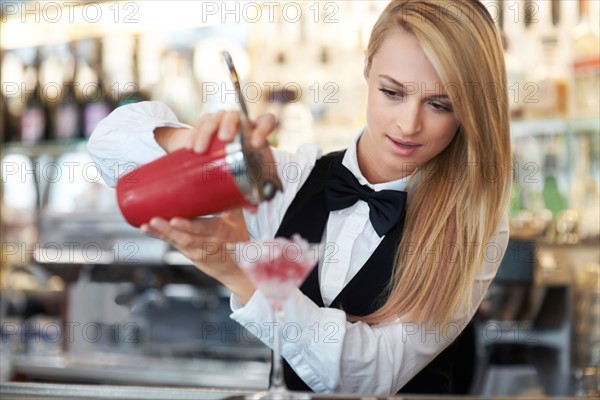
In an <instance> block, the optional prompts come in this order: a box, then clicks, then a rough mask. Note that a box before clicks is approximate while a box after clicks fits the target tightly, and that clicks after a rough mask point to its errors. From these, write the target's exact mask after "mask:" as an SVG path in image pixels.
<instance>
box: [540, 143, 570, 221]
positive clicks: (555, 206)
mask: <svg viewBox="0 0 600 400" xmlns="http://www.w3.org/2000/svg"><path fill="white" fill-rule="evenodd" d="M557 176H558V154H557V152H556V149H555V147H554V146H551V147H550V149H549V150H548V152H547V153H546V155H545V156H544V185H543V187H542V199H543V200H544V206H545V207H546V208H547V209H548V210H550V212H552V217H553V218H556V216H557V215H558V213H559V212H561V211H562V210H564V209H566V208H567V204H566V199H565V197H564V195H563V194H562V193H561V191H560V189H559V187H558V180H557Z"/></svg>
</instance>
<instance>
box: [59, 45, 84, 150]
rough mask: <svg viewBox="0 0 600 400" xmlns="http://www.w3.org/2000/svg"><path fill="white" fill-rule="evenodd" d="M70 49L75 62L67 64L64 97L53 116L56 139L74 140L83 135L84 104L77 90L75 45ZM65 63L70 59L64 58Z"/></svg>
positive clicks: (63, 88) (63, 89)
mask: <svg viewBox="0 0 600 400" xmlns="http://www.w3.org/2000/svg"><path fill="white" fill-rule="evenodd" d="M70 51H71V56H72V60H73V62H72V63H71V64H72V65H70V66H65V69H66V70H67V71H68V72H65V74H64V76H63V86H62V97H61V99H60V102H59V103H58V104H57V105H56V107H55V109H54V113H53V118H52V126H53V129H52V130H53V132H54V139H56V140H72V139H76V138H78V137H82V136H83V134H82V109H83V104H81V103H80V102H79V99H78V97H77V95H76V92H75V85H76V81H75V71H77V61H76V57H75V53H76V49H75V45H74V44H71V45H70ZM63 62H64V63H65V64H69V62H68V61H66V60H63Z"/></svg>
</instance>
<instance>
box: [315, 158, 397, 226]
mask: <svg viewBox="0 0 600 400" xmlns="http://www.w3.org/2000/svg"><path fill="white" fill-rule="evenodd" d="M359 199H360V200H363V201H366V202H367V203H368V204H369V218H370V219H371V224H372V225H373V228H375V232H377V234H378V235H379V237H381V236H383V235H385V234H386V233H388V232H389V231H390V229H392V228H393V227H394V225H395V224H396V223H397V222H398V220H399V219H400V217H402V216H403V214H404V209H405V206H406V192H401V191H399V190H380V191H378V192H375V191H374V190H373V189H371V188H370V187H368V186H367V185H361V184H360V183H359V182H358V179H356V177H355V176H354V175H353V174H352V172H350V171H349V170H348V169H347V168H346V167H344V166H343V165H342V164H336V163H334V164H332V165H331V167H330V168H329V172H328V174H327V183H326V185H325V202H326V203H327V209H328V210H329V211H335V210H342V209H344V208H348V207H350V206H351V205H353V204H354V203H356V202H357V201H358V200H359Z"/></svg>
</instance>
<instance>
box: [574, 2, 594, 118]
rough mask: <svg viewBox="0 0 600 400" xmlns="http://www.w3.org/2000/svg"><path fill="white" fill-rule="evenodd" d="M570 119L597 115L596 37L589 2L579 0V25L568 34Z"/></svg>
mask: <svg viewBox="0 0 600 400" xmlns="http://www.w3.org/2000/svg"><path fill="white" fill-rule="evenodd" d="M571 38H572V42H571V43H572V48H573V65H572V70H573V89H572V94H573V110H572V115H573V116H574V117H597V116H598V115H599V114H600V90H599V88H600V34H599V33H598V26H595V25H594V24H592V22H591V18H590V12H589V1H588V0H579V24H577V25H576V26H575V27H574V28H573V31H572V32H571Z"/></svg>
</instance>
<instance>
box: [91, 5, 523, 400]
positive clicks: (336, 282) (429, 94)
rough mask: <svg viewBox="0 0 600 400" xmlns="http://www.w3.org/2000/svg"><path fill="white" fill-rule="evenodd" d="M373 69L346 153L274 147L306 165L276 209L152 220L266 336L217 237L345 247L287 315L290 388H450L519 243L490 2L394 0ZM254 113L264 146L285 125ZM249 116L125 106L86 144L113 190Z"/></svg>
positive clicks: (381, 23) (262, 306)
mask: <svg viewBox="0 0 600 400" xmlns="http://www.w3.org/2000/svg"><path fill="white" fill-rule="evenodd" d="M364 77H365V80H366V84H367V86H368V107H367V111H366V112H367V124H366V126H365V127H364V128H363V129H361V130H360V131H359V132H358V134H357V135H356V137H355V139H354V140H353V142H352V143H350V145H349V147H348V148H347V149H346V150H345V151H342V152H337V153H333V154H328V155H324V156H320V154H319V153H318V150H317V149H316V148H315V146H312V145H306V146H303V147H301V148H300V149H299V150H298V151H297V152H296V153H295V154H289V153H284V152H281V151H277V150H276V149H273V152H274V156H275V160H276V162H277V165H278V168H279V173H280V176H282V172H283V168H284V167H285V166H286V165H288V163H294V165H296V166H300V168H299V169H298V170H299V171H300V174H299V176H294V178H293V179H286V177H282V181H283V185H284V190H283V192H281V193H278V194H277V195H276V197H275V198H274V199H273V200H271V201H270V204H269V205H266V204H262V205H261V206H259V208H258V211H257V212H256V213H249V212H246V211H234V212H231V213H228V214H226V215H224V216H222V217H220V218H215V219H211V220H184V219H181V218H175V219H173V220H171V221H165V220H162V219H160V218H154V219H153V220H151V222H150V223H149V224H148V225H144V226H142V230H143V231H144V232H147V233H149V234H152V235H156V236H159V237H161V238H164V239H165V240H167V241H169V242H171V243H172V244H173V245H175V246H176V247H178V248H179V249H180V250H181V251H182V252H183V254H185V255H186V256H187V257H188V258H190V259H191V260H192V261H194V262H195V264H196V265H197V266H198V268H200V269H201V270H202V271H204V272H205V273H207V274H208V275H210V276H212V277H214V278H216V279H218V280H219V281H220V282H222V283H223V285H225V286H226V287H227V288H228V289H230V290H231V292H232V294H233V295H232V301H231V305H232V310H233V313H232V314H231V318H233V319H234V320H236V321H238V322H239V323H240V324H241V325H242V326H245V327H249V326H252V327H253V329H252V333H253V334H258V335H259V337H260V338H261V339H262V340H263V341H264V342H265V343H267V344H270V340H269V330H268V329H259V330H257V329H256V327H257V326H260V327H267V326H268V322H269V321H270V318H271V316H270V313H269V307H268V305H267V303H266V300H265V299H264V298H263V297H262V296H261V295H260V293H258V292H257V291H256V290H255V287H254V286H253V285H252V283H251V282H250V281H249V280H248V279H247V277H246V276H245V275H244V273H243V272H242V271H241V270H240V268H239V267H238V266H237V265H236V264H235V262H234V261H233V260H232V259H231V258H230V257H228V256H223V254H216V255H215V254H209V253H208V252H205V251H204V249H205V248H206V247H205V246H203V244H204V243H206V242H219V243H230V242H237V241H245V240H248V239H249V238H258V237H264V236H265V235H266V234H268V233H271V235H272V236H275V235H276V236H291V235H292V234H294V233H300V234H301V235H302V236H304V237H306V238H307V239H309V240H311V241H321V242H325V243H328V244H330V243H333V244H335V246H336V247H335V249H336V250H337V251H336V252H335V257H331V258H329V259H322V260H320V262H319V264H318V268H315V269H314V270H313V273H312V274H311V275H310V276H309V277H308V278H307V280H306V282H305V283H304V284H303V286H302V287H301V288H300V289H299V290H297V291H296V292H295V293H294V294H293V296H292V297H291V299H290V301H289V302H288V303H287V305H286V317H285V318H286V321H285V322H284V324H285V323H289V324H290V326H293V327H294V328H295V329H294V332H293V338H288V339H289V340H286V339H285V338H284V343H283V349H282V355H283V356H284V358H285V360H286V362H287V365H286V368H285V369H286V382H287V384H288V386H289V387H290V388H292V389H304V390H314V391H317V392H352V393H370V394H380V395H387V394H394V393H396V392H398V391H399V390H401V389H402V390H403V391H411V392H429V393H439V392H444V391H447V390H449V384H450V382H449V380H448V379H449V373H450V372H451V356H452V353H451V351H450V350H446V351H444V349H446V348H447V347H448V346H449V345H450V344H451V343H452V341H453V340H454V339H455V338H456V337H457V336H458V334H459V333H460V332H461V330H462V329H463V328H464V327H465V326H466V325H467V323H468V322H469V321H470V319H471V318H472V316H473V314H474V312H475V310H476V309H477V307H478V305H479V304H480V302H481V300H482V298H483V296H484V293H485V291H486V290H487V288H488V285H489V284H490V282H491V280H492V278H493V277H494V274H495V272H496V270H497V268H498V265H499V264H500V261H501V258H502V256H503V254H504V250H505V248H506V245H507V242H508V229H507V225H508V224H507V218H506V215H505V213H504V209H505V206H506V203H507V198H508V194H509V191H510V182H511V179H510V176H511V165H510V160H511V151H510V138H509V119H508V102H507V98H506V93H505V92H506V76H505V70H504V61H503V53H502V46H501V43H500V38H499V35H498V32H497V31H496V29H495V27H494V23H493V21H492V19H491V18H490V16H489V14H488V13H487V11H486V9H485V7H484V6H483V5H481V4H480V3H479V2H478V1H472V0H454V1H448V2H446V1H440V0H395V1H392V2H390V4H389V5H388V6H387V8H386V9H385V10H384V11H383V13H382V14H381V16H380V18H379V19H378V21H377V22H376V24H375V26H374V28H373V31H372V34H371V38H370V42H369V45H368V49H367V51H366V53H365V64H364ZM255 122H256V128H255V130H254V132H253V141H254V144H255V145H264V144H265V143H266V137H267V135H268V134H269V132H271V131H272V130H273V128H274V125H275V120H274V118H273V117H272V116H270V115H264V116H261V117H259V118H257V120H256V121H255ZM238 125H239V116H238V114H237V113H236V112H225V111H222V112H219V113H216V114H212V115H204V116H202V117H201V118H200V120H199V122H198V123H197V124H196V125H195V126H194V127H190V126H187V125H183V124H181V123H179V122H178V121H177V119H176V117H175V115H174V114H173V113H172V112H171V111H170V110H169V109H168V108H167V106H166V105H164V104H162V103H159V102H144V103H138V104H133V105H128V106H124V107H121V108H119V109H117V110H115V111H114V112H113V113H112V114H111V115H110V116H109V117H107V118H106V119H105V120H104V121H102V122H101V123H100V124H99V125H98V127H97V129H96V130H95V132H94V134H93V136H92V137H91V139H90V141H89V145H88V149H89V151H90V153H91V155H92V157H93V158H94V160H95V161H96V162H98V163H99V165H100V166H101V168H102V171H103V175H104V177H105V179H106V180H107V182H108V183H109V184H111V185H114V184H115V177H114V176H112V175H111V174H112V173H113V172H114V171H115V163H116V164H117V169H118V165H121V164H123V163H126V162H135V163H138V164H144V163H146V162H149V161H151V160H153V159H155V158H157V157H159V156H162V155H164V154H165V152H171V151H174V150H176V149H179V148H181V147H184V146H185V147H188V148H192V149H194V150H195V151H198V152H203V151H205V149H206V148H207V144H208V141H209V140H210V138H211V137H212V136H213V135H219V136H220V137H221V138H223V139H225V140H231V139H232V138H233V136H234V134H235V133H236V132H237V127H238ZM119 170H124V168H123V169H119ZM348 174H350V176H348ZM353 180H354V182H351V181H353ZM341 181H344V182H346V183H344V184H349V185H350V186H353V187H357V186H358V187H359V189H356V190H358V191H363V194H359V195H356V196H355V197H356V199H355V200H356V201H355V202H353V203H352V202H351V204H342V205H341V206H340V202H339V201H336V199H335V198H334V195H333V194H332V193H334V192H335V191H336V188H337V189H339V186H336V185H340V183H339V182H341ZM348 182H351V183H348ZM363 185H364V186H363ZM384 190H385V191H387V192H382V191H384ZM373 191H374V192H382V193H387V194H392V195H395V197H394V198H395V200H394V201H396V203H394V204H397V205H396V206H394V207H391V208H393V210H392V211H396V212H395V215H394V216H392V217H391V220H390V219H388V220H387V222H386V223H381V221H375V222H372V221H371V220H370V219H369V214H370V204H369V203H368V202H367V198H369V197H370V196H369V194H370V193H371V192H373ZM364 193H367V195H364ZM342 203H343V202H342ZM211 253H212V252H211ZM284 326H285V325H284ZM289 335H292V333H290V334H289ZM440 353H442V354H440ZM436 357H437V358H436Z"/></svg>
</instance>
